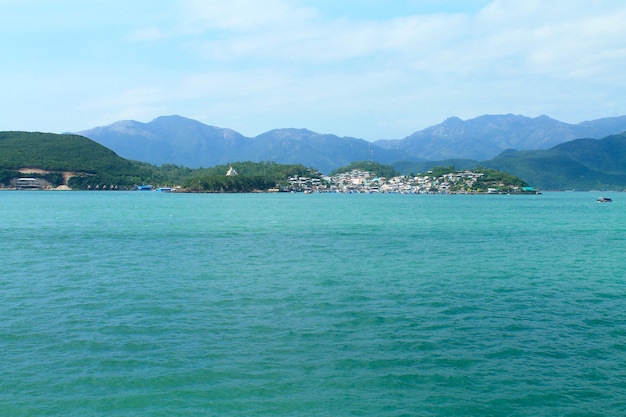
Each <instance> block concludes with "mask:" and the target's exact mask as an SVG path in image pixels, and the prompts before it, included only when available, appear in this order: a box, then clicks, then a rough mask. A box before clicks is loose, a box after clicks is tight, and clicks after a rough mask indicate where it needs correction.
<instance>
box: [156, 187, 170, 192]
mask: <svg viewBox="0 0 626 417" xmlns="http://www.w3.org/2000/svg"><path fill="white" fill-rule="evenodd" d="M157 191H158V192H161V193H169V192H171V191H172V189H171V188H170V187H159V188H157Z"/></svg>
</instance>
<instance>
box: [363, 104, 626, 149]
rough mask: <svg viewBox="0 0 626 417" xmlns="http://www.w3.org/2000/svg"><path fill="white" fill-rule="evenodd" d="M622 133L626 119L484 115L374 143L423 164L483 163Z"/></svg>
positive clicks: (453, 121)
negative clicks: (568, 120)
mask: <svg viewBox="0 0 626 417" xmlns="http://www.w3.org/2000/svg"><path fill="white" fill-rule="evenodd" d="M624 131H626V116H621V117H612V118H605V119H598V120H593V121H588V122H582V123H578V124H567V123H563V122H560V121H558V120H554V119H551V118H550V117H548V116H539V117H535V118H529V117H525V116H518V115H513V114H506V115H485V116H480V117H477V118H475V119H470V120H465V121H464V120H461V119H459V118H456V117H452V118H449V119H447V120H446V121H444V122H443V123H441V124H438V125H436V126H432V127H429V128H426V129H424V130H420V131H418V132H415V133H413V134H412V135H410V136H407V137H406V138H404V139H399V140H379V141H376V142H374V143H375V144H376V145H377V146H380V147H382V148H385V149H394V150H398V151H402V152H404V153H405V154H407V155H408V156H410V157H412V158H421V159H425V160H444V159H455V158H462V159H475V160H485V159H489V158H493V157H495V156H496V155H498V154H500V153H501V152H503V151H505V150H507V149H517V150H530V149H548V148H551V147H552V146H555V145H558V144H559V143H563V142H567V141H570V140H573V139H579V138H596V139H599V138H602V137H605V136H608V135H611V134H615V133H621V132H624Z"/></svg>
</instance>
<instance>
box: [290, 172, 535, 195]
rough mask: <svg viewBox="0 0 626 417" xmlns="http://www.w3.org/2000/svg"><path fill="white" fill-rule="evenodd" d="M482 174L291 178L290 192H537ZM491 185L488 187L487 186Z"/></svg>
mask: <svg viewBox="0 0 626 417" xmlns="http://www.w3.org/2000/svg"><path fill="white" fill-rule="evenodd" d="M485 175H486V174H484V173H482V172H473V171H468V170H463V171H456V172H452V173H448V174H443V175H439V176H436V175H432V172H429V173H427V174H424V175H417V176H406V175H402V176H397V177H393V178H385V177H377V176H373V175H372V174H371V173H370V172H367V171H359V170H353V171H350V172H345V173H341V174H337V175H333V176H326V177H323V178H322V179H316V178H308V177H291V178H289V184H290V187H289V189H290V190H292V191H304V192H337V193H401V194H474V193H491V194H497V193H535V192H536V190H535V189H534V188H533V187H519V186H514V185H510V184H505V183H502V182H487V181H485V178H484V177H485ZM486 184H488V186H487V185H486Z"/></svg>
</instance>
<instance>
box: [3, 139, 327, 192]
mask: <svg viewBox="0 0 626 417" xmlns="http://www.w3.org/2000/svg"><path fill="white" fill-rule="evenodd" d="M0 146H1V147H2V153H0V186H4V187H9V186H10V184H11V180H13V179H15V178H19V177H24V176H33V177H37V178H39V179H43V180H45V181H46V182H47V183H48V184H49V185H50V186H51V187H57V186H59V185H62V184H64V181H65V178H68V177H69V180H67V184H66V185H68V186H69V187H70V188H72V189H75V190H85V189H104V188H106V189H130V188H132V187H133V186H136V185H141V184H151V185H153V186H157V187H175V186H181V185H182V186H183V187H185V188H188V189H189V190H190V191H202V192H247V191H255V190H267V189H269V188H274V187H277V186H280V185H285V184H288V178H289V177H294V176H298V177H303V176H306V177H310V178H319V177H321V174H320V173H319V172H316V171H313V170H311V169H309V168H307V167H305V166H303V165H283V164H277V163H274V162H236V163H232V164H229V165H220V166H216V167H213V168H206V169H191V168H186V167H182V166H178V165H173V164H165V165H162V166H154V165H151V164H148V163H144V162H137V161H130V160H127V159H124V158H121V157H120V156H118V155H117V154H115V153H114V152H113V151H111V150H109V149H107V148H105V147H103V146H101V145H99V144H97V143H96V142H94V141H92V140H90V139H87V138H85V137H82V136H78V135H57V134H52V133H29V132H0ZM231 166H232V167H233V168H234V169H235V170H236V171H237V173H238V175H234V176H226V172H227V171H228V169H229V168H230V167H231ZM29 170H32V171H30V172H29ZM20 171H21V172H20ZM42 171H44V172H42Z"/></svg>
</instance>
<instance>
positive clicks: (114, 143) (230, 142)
mask: <svg viewBox="0 0 626 417" xmlns="http://www.w3.org/2000/svg"><path fill="white" fill-rule="evenodd" d="M78 133H79V134H80V135H83V136H86V137H88V138H90V139H93V140H95V141H96V142H98V143H100V144H102V145H104V146H106V147H107V148H110V149H112V150H114V151H115V152H117V153H118V154H119V155H120V156H122V157H124V158H127V159H133V160H137V161H142V162H149V163H152V164H157V165H161V164H177V165H184V166H188V167H191V168H199V167H209V166H213V165H218V164H223V163H227V162H229V161H232V159H231V157H232V156H235V155H237V154H238V153H239V152H240V151H239V150H240V149H246V148H247V147H248V146H249V142H250V140H249V139H248V138H246V137H244V136H243V135H241V134H240V133H238V132H235V131H234V130H231V129H221V128H218V127H213V126H207V125H205V124H203V123H200V122H198V121H195V120H191V119H186V118H184V117H180V116H164V117H159V118H156V119H154V120H153V121H152V122H150V123H141V122H136V121H133V120H124V121H121V122H116V123H113V124H111V125H108V126H104V127H96V128H94V129H90V130H86V131H83V132H78ZM237 160H239V159H238V158H237Z"/></svg>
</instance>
